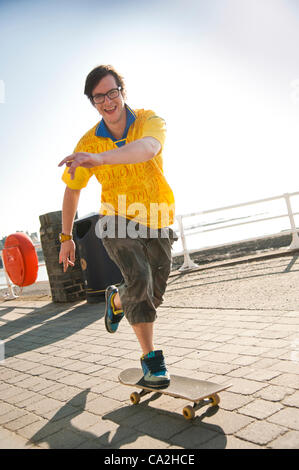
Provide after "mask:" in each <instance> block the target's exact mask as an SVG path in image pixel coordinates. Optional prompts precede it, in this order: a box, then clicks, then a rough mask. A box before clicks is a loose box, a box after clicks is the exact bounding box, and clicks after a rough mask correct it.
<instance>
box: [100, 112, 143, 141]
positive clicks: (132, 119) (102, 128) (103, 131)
mask: <svg viewBox="0 0 299 470" xmlns="http://www.w3.org/2000/svg"><path fill="white" fill-rule="evenodd" d="M125 106H126V114H127V116H126V117H127V121H126V128H125V130H124V133H123V136H122V138H121V139H120V140H117V139H115V138H114V137H113V136H112V135H111V134H110V132H109V130H108V129H107V126H106V124H105V121H104V119H102V120H101V121H100V122H99V124H98V125H97V127H96V131H95V135H96V136H97V137H106V138H109V139H111V140H112V141H113V142H114V143H115V144H116V145H117V147H122V146H123V145H125V144H126V139H127V135H128V132H129V128H130V126H131V125H132V124H133V122H135V120H136V114H135V113H134V111H133V110H132V109H131V108H130V107H129V106H128V105H127V104H126V105H125Z"/></svg>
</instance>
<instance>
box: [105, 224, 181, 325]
mask: <svg viewBox="0 0 299 470" xmlns="http://www.w3.org/2000/svg"><path fill="white" fill-rule="evenodd" d="M101 220H102V221H103V222H104V223H102V229H104V230H107V225H110V222H111V223H112V225H113V224H115V225H114V227H115V233H109V230H108V231H107V232H108V233H106V236H104V237H101V238H102V242H103V245H104V247H105V249H106V251H107V253H108V255H109V257H110V258H111V259H112V261H114V263H115V264H116V265H117V266H118V268H119V269H120V271H121V273H122V276H123V281H122V282H121V284H120V285H119V286H118V291H119V296H120V300H121V304H122V308H123V311H124V314H125V316H126V318H127V320H128V322H129V323H130V324H131V325H134V324H136V323H143V322H154V321H155V320H156V317H157V308H158V307H159V305H161V303H162V302H163V294H164V292H165V290H166V285H167V280H168V276H169V273H170V269H171V261H172V258H171V247H172V244H173V243H174V242H175V241H176V240H177V239H178V237H177V235H176V233H175V232H174V231H173V230H172V229H171V228H169V227H166V228H162V229H157V230H153V229H149V228H148V227H145V226H144V225H143V226H142V225H141V224H137V225H136V224H135V227H136V229H137V230H138V233H137V234H136V232H134V233H133V235H132V234H131V233H128V230H123V229H122V235H121V237H119V231H118V226H119V224H120V223H122V224H123V226H122V227H124V226H125V227H127V226H128V223H129V222H130V221H129V220H128V219H125V218H123V217H119V216H110V217H108V216H105V217H103V219H100V221H101ZM104 220H105V221H104ZM107 221H108V224H107ZM124 232H125V233H124Z"/></svg>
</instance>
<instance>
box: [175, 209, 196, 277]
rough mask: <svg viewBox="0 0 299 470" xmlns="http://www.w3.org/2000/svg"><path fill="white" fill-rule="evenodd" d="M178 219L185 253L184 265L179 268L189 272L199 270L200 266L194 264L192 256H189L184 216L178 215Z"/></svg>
mask: <svg viewBox="0 0 299 470" xmlns="http://www.w3.org/2000/svg"><path fill="white" fill-rule="evenodd" d="M176 218H177V221H178V224H179V230H180V235H181V240H182V246H183V252H184V263H183V264H182V266H181V267H180V268H179V271H189V270H192V269H194V268H198V264H196V263H194V262H193V261H192V260H191V258H190V256H189V252H188V249H187V244H186V237H185V232H184V226H183V221H182V216H181V215H177V216H176Z"/></svg>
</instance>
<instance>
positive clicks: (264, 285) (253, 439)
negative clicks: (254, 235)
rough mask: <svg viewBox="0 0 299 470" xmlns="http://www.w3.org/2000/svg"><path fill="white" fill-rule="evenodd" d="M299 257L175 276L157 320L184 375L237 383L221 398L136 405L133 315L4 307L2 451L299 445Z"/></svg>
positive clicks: (27, 303)
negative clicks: (195, 404) (191, 411)
mask: <svg viewBox="0 0 299 470" xmlns="http://www.w3.org/2000/svg"><path fill="white" fill-rule="evenodd" d="M298 271H299V254H296V253H295V254H292V255H291V254H289V255H288V256H281V257H279V258H267V259H262V260H259V261H251V262H246V263H239V264H234V265H230V266H219V267H213V268H210V269H208V268H205V269H202V270H198V271H195V272H192V273H189V274H184V275H183V274H178V273H172V275H171V277H170V279H169V283H168V288H167V292H166V295H165V302H164V304H163V306H161V307H160V308H159V311H158V314H159V315H158V320H157V323H156V348H157V349H158V348H162V349H163V351H164V353H165V355H166V358H167V363H168V366H169V370H170V372H172V373H178V374H181V375H188V376H191V377H197V378H199V379H207V380H211V381H215V382H218V383H223V382H230V383H231V384H232V385H231V387H230V388H229V389H228V390H226V391H223V392H221V394H220V398H221V401H220V405H219V407H215V408H211V407H210V408H209V407H205V408H201V409H200V410H198V411H197V413H196V418H195V419H194V420H193V421H187V420H185V419H184V418H183V416H182V414H181V411H182V408H183V406H185V405H186V404H187V402H186V401H184V400H180V399H174V398H172V397H167V396H165V395H163V396H161V397H160V398H157V394H155V395H149V398H148V397H144V398H143V399H142V400H141V403H140V404H139V405H137V406H136V405H131V403H130V401H129V395H130V392H131V390H130V388H129V387H125V386H123V385H121V384H120V383H119V382H118V374H119V372H120V371H121V370H123V369H125V368H127V367H130V366H133V367H134V366H136V365H138V364H139V357H140V351H139V346H138V343H137V341H136V339H135V336H134V334H133V332H132V330H131V327H130V326H129V325H128V323H127V322H126V320H123V321H122V323H121V325H120V328H119V331H118V332H117V334H115V335H109V334H108V333H106V331H105V327H104V321H103V313H104V304H87V303H86V302H79V303H76V304H53V303H52V302H51V301H50V300H30V299H26V300H25V299H23V300H22V299H18V300H10V301H6V302H2V303H1V304H0V340H2V344H1V343H0V346H2V350H3V347H5V360H4V361H3V362H2V363H1V364H0V448H2V449H8V448H20V449H21V448H22V449H23V448H24V449H25V448H28V449H29V448H31V449H32V448H50V449H57V448H78V449H83V448H84V449H86V448H91V449H101V448H104V449H224V448H225V449H263V448H270V449H271V448H272V449H282V448H295V449H298V448H299V282H298V281H299V273H298Z"/></svg>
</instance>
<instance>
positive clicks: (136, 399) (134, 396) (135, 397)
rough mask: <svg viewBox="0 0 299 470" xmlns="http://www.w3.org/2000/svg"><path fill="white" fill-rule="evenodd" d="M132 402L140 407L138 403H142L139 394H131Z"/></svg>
mask: <svg viewBox="0 0 299 470" xmlns="http://www.w3.org/2000/svg"><path fill="white" fill-rule="evenodd" d="M130 400H131V403H133V405H138V403H139V402H140V395H139V393H137V392H133V393H131V395H130Z"/></svg>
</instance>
